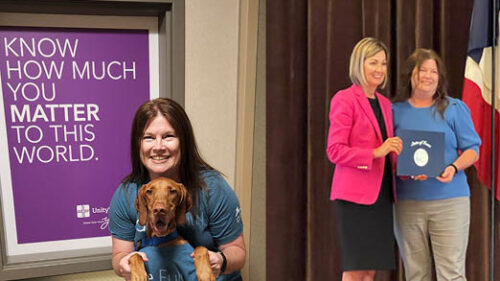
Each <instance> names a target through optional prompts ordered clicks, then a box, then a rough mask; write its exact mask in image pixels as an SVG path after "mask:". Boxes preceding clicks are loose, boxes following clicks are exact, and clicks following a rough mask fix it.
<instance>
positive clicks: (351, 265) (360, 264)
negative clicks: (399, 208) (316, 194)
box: [334, 166, 396, 271]
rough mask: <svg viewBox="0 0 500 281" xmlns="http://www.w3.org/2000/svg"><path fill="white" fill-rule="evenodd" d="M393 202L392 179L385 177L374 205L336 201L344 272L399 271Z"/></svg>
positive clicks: (387, 174)
mask: <svg viewBox="0 0 500 281" xmlns="http://www.w3.org/2000/svg"><path fill="white" fill-rule="evenodd" d="M387 168H388V167H387V166H386V169H387ZM392 199H393V196H392V175H390V173H385V175H384V177H383V180H382V186H381V188H380V193H379V196H378V198H377V201H376V202H375V203H374V204H373V205H360V204H356V203H352V202H348V201H344V200H335V201H334V204H335V211H336V214H337V216H336V217H337V222H338V223H337V226H338V231H339V237H340V248H341V251H340V252H341V257H342V269H343V271H351V270H391V269H395V268H396V257H395V240H394V234H393V207H392V205H393V204H392V203H393V200H392Z"/></svg>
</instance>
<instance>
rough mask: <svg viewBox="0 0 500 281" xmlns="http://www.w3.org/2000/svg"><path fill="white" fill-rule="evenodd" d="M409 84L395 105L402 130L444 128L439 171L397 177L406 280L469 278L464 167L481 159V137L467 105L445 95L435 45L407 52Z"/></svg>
mask: <svg viewBox="0 0 500 281" xmlns="http://www.w3.org/2000/svg"><path fill="white" fill-rule="evenodd" d="M406 75H407V80H406V81H407V84H406V89H405V90H404V91H402V92H400V93H399V94H398V96H397V97H396V101H398V102H397V103H395V104H394V105H393V114H394V130H395V135H397V134H398V130H401V129H407V130H421V131H435V132H443V133H444V134H445V165H446V166H445V167H444V168H443V171H442V173H441V175H440V176H438V177H435V178H428V177H427V176H425V175H415V176H414V177H412V178H411V179H401V178H398V179H397V182H396V192H397V198H398V203H397V204H396V209H395V210H396V212H395V217H396V225H395V232H396V233H395V234H396V240H397V242H398V245H399V249H400V252H401V256H402V258H403V262H404V267H405V275H406V280H407V281H412V280H416V281H422V280H431V278H432V271H431V269H432V267H431V265H432V261H433V260H434V264H435V267H436V276H437V279H438V280H466V277H465V256H466V249H467V243H468V238H469V221H470V202H469V196H470V191H469V186H468V184H467V178H466V175H465V173H464V171H463V170H464V169H465V168H467V167H469V166H471V165H472V164H473V163H474V162H476V161H477V159H478V155H479V145H480V144H481V140H480V138H479V136H478V135H477V133H476V131H475V130H474V125H473V123H472V119H471V117H470V112H469V109H468V108H467V106H466V105H465V104H464V103H463V102H462V101H461V100H459V99H455V98H451V97H448V96H447V80H446V76H445V69H444V65H443V63H442V61H441V59H440V58H439V56H438V55H437V54H436V53H435V52H434V51H432V50H428V49H417V50H415V52H413V54H412V55H411V56H410V57H409V58H408V62H407V73H406Z"/></svg>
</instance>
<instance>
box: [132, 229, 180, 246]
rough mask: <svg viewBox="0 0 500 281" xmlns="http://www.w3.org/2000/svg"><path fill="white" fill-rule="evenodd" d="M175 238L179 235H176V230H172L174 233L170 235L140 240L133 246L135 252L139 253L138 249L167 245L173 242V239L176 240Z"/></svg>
mask: <svg viewBox="0 0 500 281" xmlns="http://www.w3.org/2000/svg"><path fill="white" fill-rule="evenodd" d="M177 236H179V234H178V233H177V229H176V230H174V232H172V233H170V234H169V235H167V236H163V237H146V238H142V239H141V240H140V241H137V243H136V245H135V250H136V251H139V250H140V249H142V248H146V247H149V246H158V245H160V244H163V243H167V242H170V241H172V240H174V239H175V238H177Z"/></svg>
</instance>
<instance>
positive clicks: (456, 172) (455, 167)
mask: <svg viewBox="0 0 500 281" xmlns="http://www.w3.org/2000/svg"><path fill="white" fill-rule="evenodd" d="M448 166H452V167H453V169H455V175H456V174H458V168H457V166H455V164H453V163H451V164H450V165H448ZM455 175H453V176H455Z"/></svg>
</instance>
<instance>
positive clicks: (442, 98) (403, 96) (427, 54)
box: [394, 48, 449, 119]
mask: <svg viewBox="0 0 500 281" xmlns="http://www.w3.org/2000/svg"><path fill="white" fill-rule="evenodd" d="M429 59H432V60H434V61H435V62H436V65H437V69H438V74H439V81H438V86H437V88H436V92H435V93H434V95H433V96H432V99H433V100H434V104H435V105H436V107H435V110H436V111H437V112H439V114H440V115H441V118H443V119H444V111H445V110H446V107H448V104H449V101H448V98H447V97H448V79H447V78H446V68H445V66H444V63H443V61H442V60H441V57H439V55H438V54H437V53H436V52H434V51H433V50H431V49H424V48H418V49H416V50H415V51H414V52H413V53H412V54H411V55H410V57H408V60H407V61H406V68H405V70H404V72H403V80H402V81H406V83H405V84H404V86H403V87H404V89H403V90H402V91H399V92H398V94H397V95H396V97H395V98H394V101H395V102H401V101H406V100H408V99H409V98H410V97H411V93H412V86H411V79H412V75H413V71H414V70H415V69H417V70H418V69H419V68H420V66H421V65H422V63H423V62H424V61H426V60H429ZM417 75H419V74H418V72H417Z"/></svg>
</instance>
